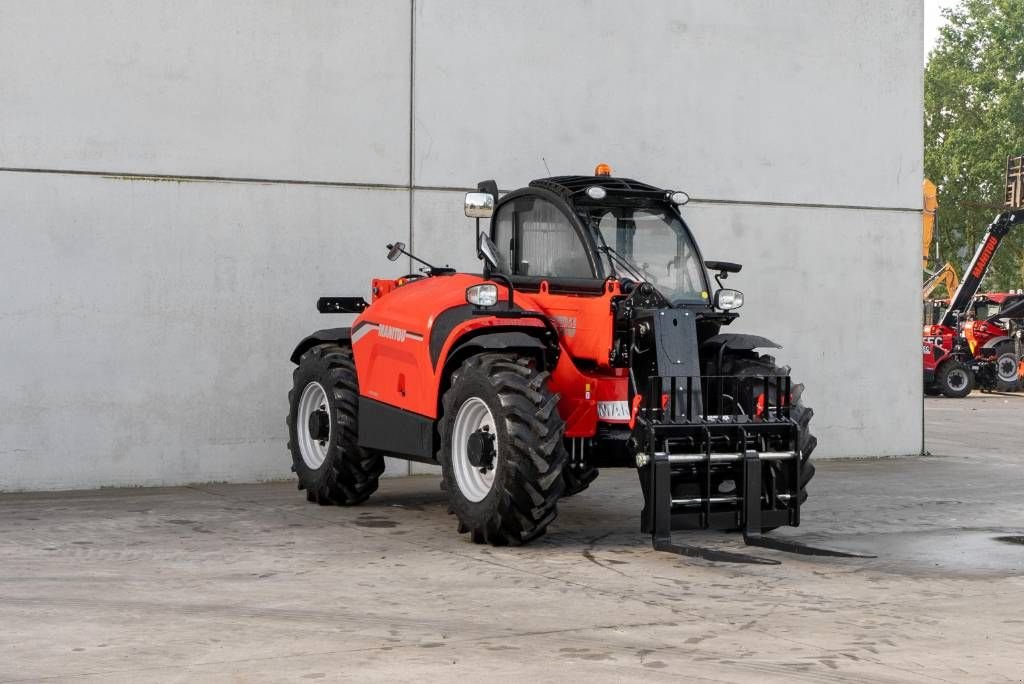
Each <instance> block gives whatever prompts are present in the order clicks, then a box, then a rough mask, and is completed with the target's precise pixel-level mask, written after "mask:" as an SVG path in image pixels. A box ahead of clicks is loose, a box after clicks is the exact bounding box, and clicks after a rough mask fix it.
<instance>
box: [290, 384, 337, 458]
mask: <svg viewBox="0 0 1024 684" xmlns="http://www.w3.org/2000/svg"><path fill="white" fill-rule="evenodd" d="M318 411H323V412H325V413H326V414H327V416H328V421H327V439H316V438H315V437H314V435H312V434H311V433H310V430H309V421H310V418H311V417H312V416H313V414H314V413H317V412H318ZM330 415H331V408H330V405H329V404H328V403H327V392H325V391H324V388H323V386H322V385H321V384H320V383H319V382H311V383H309V384H308V385H306V387H305V388H304V389H303V390H302V396H301V397H299V409H298V411H296V418H295V420H296V425H295V433H296V434H297V435H298V439H299V453H301V454H302V460H303V462H304V463H305V464H306V465H307V466H308V467H309V468H310V469H311V470H318V469H319V468H320V466H322V465H323V464H324V459H325V458H327V449H328V448H329V447H330V445H331V435H332V434H333V433H334V426H333V425H331V423H332V421H331V420H330Z"/></svg>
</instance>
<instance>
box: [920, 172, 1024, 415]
mask: <svg viewBox="0 0 1024 684" xmlns="http://www.w3.org/2000/svg"><path fill="white" fill-rule="evenodd" d="M1004 205H1005V206H1006V207H1007V209H1006V210H1005V211H1003V212H1001V213H999V214H998V215H997V216H996V217H995V220H993V221H992V223H990V224H989V226H988V228H987V229H986V230H985V235H984V236H983V237H982V239H981V243H980V244H979V245H978V249H977V251H976V252H975V253H974V258H973V259H972V260H971V263H970V264H969V265H968V266H967V268H966V269H965V270H964V277H963V279H961V280H960V285H959V287H957V289H956V292H954V293H953V295H952V297H951V298H950V301H949V306H948V307H947V308H946V310H945V311H944V312H943V313H942V315H941V317H940V318H939V321H938V323H935V324H928V323H926V324H925V326H924V338H923V340H922V345H921V354H922V360H923V362H924V392H925V394H929V395H935V394H944V395H946V396H947V397H953V398H962V397H966V396H967V395H968V394H970V393H971V390H972V389H974V388H975V387H980V388H982V389H987V390H992V389H998V388H1005V389H1017V388H1018V386H1019V379H1020V352H1021V349H1020V343H1019V341H1016V340H1015V339H1012V338H1011V337H1010V335H1009V334H1007V335H990V336H988V337H987V338H986V340H985V341H984V342H983V344H982V346H981V347H980V348H976V347H977V345H972V343H971V341H970V340H969V336H970V334H973V332H974V331H973V328H971V329H970V330H969V329H968V328H969V326H972V325H973V322H972V321H971V320H969V312H970V310H971V305H972V303H973V302H974V298H975V295H977V293H978V290H979V288H980V287H981V284H982V281H984V279H985V274H986V273H987V272H988V268H989V266H990V265H991V263H992V257H994V256H995V254H996V251H997V250H998V249H999V246H1000V245H1001V244H1002V242H1003V239H1004V238H1005V237H1006V235H1007V234H1008V233H1009V232H1010V230H1011V229H1012V228H1013V227H1014V226H1016V225H1018V224H1021V223H1024V156H1020V157H1008V158H1007V160H1006V195H1005V201H1004ZM991 323H992V324H993V325H994V322H991ZM988 324H989V322H986V325H988ZM978 332H979V334H981V332H982V331H981V329H980V327H979V330H978Z"/></svg>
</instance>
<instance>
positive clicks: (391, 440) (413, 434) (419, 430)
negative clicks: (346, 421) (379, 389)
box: [359, 397, 437, 464]
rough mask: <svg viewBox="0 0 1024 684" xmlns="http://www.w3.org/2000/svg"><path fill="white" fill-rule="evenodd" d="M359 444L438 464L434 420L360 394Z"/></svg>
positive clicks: (413, 459)
mask: <svg viewBox="0 0 1024 684" xmlns="http://www.w3.org/2000/svg"><path fill="white" fill-rule="evenodd" d="M359 446H361V447H364V448H366V449H374V450H376V451H382V452H384V453H385V454H387V455H388V456H395V457H398V458H404V459H408V460H410V461H421V462H423V463H432V464H436V463H437V461H435V460H434V421H433V419H431V418H428V417H426V416H421V415H420V414H418V413H412V412H411V411H405V410H403V409H400V408H395V407H394V406H390V405H388V404H384V403H382V402H379V401H376V400H374V399H368V398H366V397H359Z"/></svg>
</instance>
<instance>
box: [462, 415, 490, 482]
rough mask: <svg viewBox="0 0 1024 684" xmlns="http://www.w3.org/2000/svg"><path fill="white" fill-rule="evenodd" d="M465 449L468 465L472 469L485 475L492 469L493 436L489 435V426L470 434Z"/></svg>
mask: <svg viewBox="0 0 1024 684" xmlns="http://www.w3.org/2000/svg"><path fill="white" fill-rule="evenodd" d="M466 448H467V451H468V452H469V453H468V454H467V455H468V456H469V463H470V465H472V466H473V467H474V468H479V469H480V472H482V473H485V472H487V471H488V470H490V469H491V468H493V467H494V456H495V453H494V435H492V434H491V428H490V426H489V425H484V426H483V427H482V428H480V429H479V430H477V431H476V432H474V433H473V434H471V435H470V436H469V440H468V441H467V444H466Z"/></svg>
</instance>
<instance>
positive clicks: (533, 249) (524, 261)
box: [494, 197, 595, 278]
mask: <svg viewBox="0 0 1024 684" xmlns="http://www.w3.org/2000/svg"><path fill="white" fill-rule="evenodd" d="M494 242H495V243H496V244H497V246H498V250H499V252H500V253H501V256H502V257H504V259H505V261H506V263H507V264H509V271H510V273H509V275H520V276H535V277H554V278H558V277H561V278H593V277H595V276H594V270H593V267H592V266H591V264H590V260H589V259H588V258H587V251H586V249H585V248H584V247H583V245H582V244H581V243H580V238H579V235H578V234H577V233H576V229H575V228H573V225H572V223H571V222H570V221H569V219H568V218H567V217H566V216H565V214H563V213H562V212H561V210H559V208H558V207H556V206H555V205H554V204H552V203H551V202H549V201H547V200H545V199H543V198H539V197H519V198H517V199H515V200H514V201H512V202H509V203H506V204H505V205H503V206H502V208H501V209H500V210H499V211H498V214H497V215H496V216H495V218H494Z"/></svg>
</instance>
